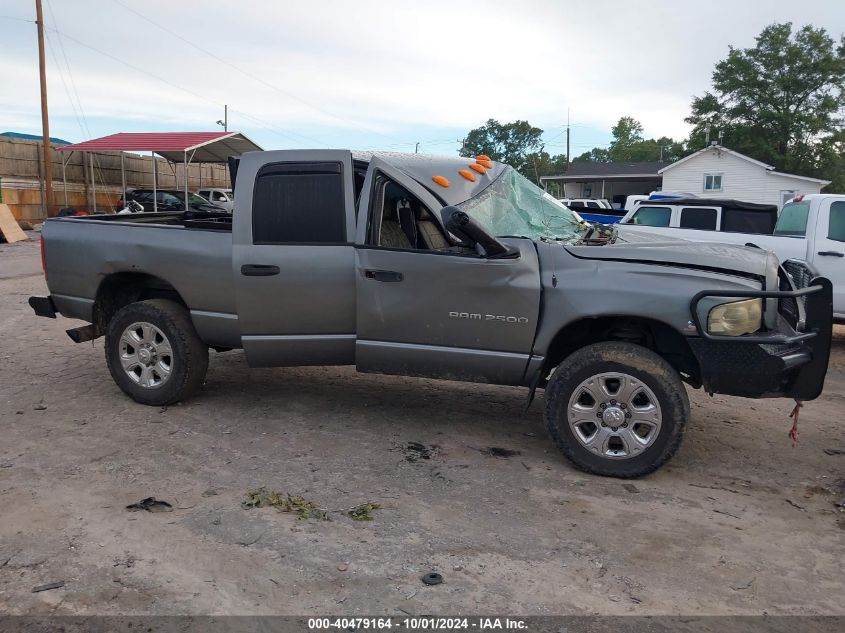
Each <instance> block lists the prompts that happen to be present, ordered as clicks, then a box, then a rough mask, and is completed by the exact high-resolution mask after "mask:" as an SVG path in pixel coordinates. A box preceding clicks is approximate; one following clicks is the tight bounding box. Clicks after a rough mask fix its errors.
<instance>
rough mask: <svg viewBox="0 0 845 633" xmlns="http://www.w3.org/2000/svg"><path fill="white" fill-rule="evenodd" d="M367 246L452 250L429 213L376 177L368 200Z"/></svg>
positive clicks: (401, 189)
mask: <svg viewBox="0 0 845 633" xmlns="http://www.w3.org/2000/svg"><path fill="white" fill-rule="evenodd" d="M370 209H371V213H370V226H369V234H368V237H367V244H369V245H371V246H381V247H383V248H395V249H402V250H435V251H444V250H452V249H453V247H452V245H451V244H450V243H449V240H448V239H446V236H445V234H444V232H443V230H442V229H441V227H440V224H439V223H438V222H437V220H436V219H435V217H434V215H433V213H432V211H431V210H430V209H429V208H428V207H426V206H425V205H424V204H423V203H422V202H421V201H420V200H419V199H418V198H417V197H416V196H414V195H413V194H412V193H410V192H409V191H408V190H407V189H405V188H404V187H402V186H401V185H399V184H397V183H395V182H393V181H392V180H389V179H388V178H384V177H379V179H378V180H377V181H376V184H375V186H374V187H373V199H372V200H371V201H370Z"/></svg>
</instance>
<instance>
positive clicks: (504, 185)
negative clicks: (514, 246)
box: [458, 167, 590, 242]
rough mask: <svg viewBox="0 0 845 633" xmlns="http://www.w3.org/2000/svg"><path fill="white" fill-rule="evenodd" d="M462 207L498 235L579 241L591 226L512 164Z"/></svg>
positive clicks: (461, 207)
mask: <svg viewBox="0 0 845 633" xmlns="http://www.w3.org/2000/svg"><path fill="white" fill-rule="evenodd" d="M458 208H460V209H461V210H462V211H465V212H466V213H467V214H469V215H470V217H472V218H473V219H475V220H476V221H477V222H479V223H480V224H481V225H482V226H484V228H485V229H486V230H487V232H488V233H490V234H491V235H494V236H495V237H527V238H530V239H534V240H540V239H553V240H563V241H566V242H576V241H578V240H579V239H581V237H582V236H583V234H584V232H585V231H586V230H587V229H589V227H590V225H589V224H587V223H586V222H584V220H582V219H581V217H580V216H579V215H577V214H576V213H574V212H573V211H571V210H570V209H569V208H568V207H566V206H565V205H563V204H562V203H560V202H558V201H557V200H555V199H554V198H553V197H551V196H550V195H549V194H548V193H546V192H545V191H543V190H542V189H540V188H539V187H537V186H536V185H535V184H534V183H532V182H531V181H530V180H528V179H527V178H525V177H524V176H522V175H521V174H519V173H518V172H517V171H516V170H515V169H513V168H511V167H506V168H505V170H504V172H503V173H502V175H501V176H499V178H497V179H496V180H495V181H493V182H492V183H491V184H490V186H489V187H487V188H486V189H485V190H484V191H482V192H481V193H480V194H478V195H477V196H475V197H473V198H470V199H469V200H466V201H465V202H462V203H461V204H459V205H458Z"/></svg>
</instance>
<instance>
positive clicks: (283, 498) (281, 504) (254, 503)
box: [241, 487, 381, 521]
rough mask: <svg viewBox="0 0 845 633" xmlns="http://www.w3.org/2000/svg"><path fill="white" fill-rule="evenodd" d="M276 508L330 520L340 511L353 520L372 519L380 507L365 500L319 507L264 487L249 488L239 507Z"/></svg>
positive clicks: (308, 516) (281, 510) (305, 500)
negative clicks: (344, 504)
mask: <svg viewBox="0 0 845 633" xmlns="http://www.w3.org/2000/svg"><path fill="white" fill-rule="evenodd" d="M268 506H269V507H273V508H276V510H278V511H279V512H293V513H294V514H296V516H297V518H298V519H299V520H302V521H305V520H307V519H319V520H321V521H331V516H330V514H332V513H337V512H342V513H345V514H346V515H347V516H349V517H350V518H351V519H353V520H354V521H372V520H373V516H372V513H373V511H375V510H378V509H379V508H381V505H379V504H378V503H373V502H372V501H367V502H366V503H359V504H357V505H354V506H350V507H348V508H337V509H332V508H320V507H318V506H317V505H316V504H315V503H314V502H313V501H308V500H307V499H305V497H302V496H300V495H290V494H287V493H283V492H275V491H272V490H268V489H267V488H265V487H261V488H258V489H257V490H250V491H249V492H247V493H246V497H245V498H244V500H243V501H241V507H243V508H245V509H250V508H264V507H268Z"/></svg>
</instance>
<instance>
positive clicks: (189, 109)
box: [0, 0, 845, 148]
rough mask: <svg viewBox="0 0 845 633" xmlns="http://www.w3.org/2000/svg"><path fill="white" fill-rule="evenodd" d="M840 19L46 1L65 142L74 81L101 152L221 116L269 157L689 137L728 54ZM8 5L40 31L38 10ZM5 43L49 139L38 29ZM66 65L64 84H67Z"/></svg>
mask: <svg viewBox="0 0 845 633" xmlns="http://www.w3.org/2000/svg"><path fill="white" fill-rule="evenodd" d="M835 4H837V3H829V2H828V3H825V2H804V3H802V4H801V6H800V7H796V6H795V3H794V2H792V1H787V0H772V1H771V2H765V3H764V2H759V3H757V2H748V3H736V2H725V1H724V0H715V1H713V2H710V3H708V4H707V6H706V7H703V6H697V7H694V6H693V5H689V4H686V3H676V2H668V1H658V0H643V1H642V2H638V3H621V2H609V1H606V0H594V1H593V2H590V3H575V2H567V3H562V2H554V1H547V2H541V1H540V0H523V1H522V2H519V3H514V2H512V1H510V0H508V1H500V0H484V1H483V2H482V1H479V2H475V3H455V2H454V1H450V2H444V1H441V0H427V1H426V2H415V3H412V2H394V3H385V2H381V1H376V0H356V2H346V1H339V0H322V1H321V2H304V1H299V2H294V1H285V2H269V1H267V2H257V1H253V2H239V3H233V2H231V1H222V0H205V1H204V2H201V3H200V2H178V3H175V2H172V1H168V2H165V1H163V0H148V1H146V2H143V3H139V2H131V0H119V1H117V0H99V1H95V0H78V1H76V2H73V3H65V2H59V1H58V0H48V1H47V2H46V4H45V11H46V15H45V21H46V23H47V26H48V28H53V29H58V30H59V31H60V32H61V33H64V34H66V37H65V38H63V39H61V40H60V39H59V36H58V34H56V33H55V32H51V31H48V35H49V38H48V45H49V49H50V54H49V55H48V61H49V69H48V75H49V81H50V103H51V114H52V116H53V117H54V118H55V120H56V121H57V122H60V123H61V125H63V126H65V125H68V124H70V126H71V127H70V129H69V130H66V129H56V130H54V132H55V133H56V134H65V135H66V136H69V137H72V138H74V139H77V138H80V135H82V136H84V134H82V132H81V130H80V124H79V123H76V118H77V114H78V113H75V112H74V108H73V106H72V100H71V99H70V98H68V96H67V95H66V93H65V88H64V87H63V84H62V81H61V78H62V76H63V77H64V80H65V83H66V84H67V85H68V90H69V91H70V92H71V93H72V94H73V88H74V85H75V89H76V91H77V92H78V94H79V100H80V102H81V103H82V106H83V109H84V113H85V117H86V119H87V120H88V124H89V127H90V128H91V131H92V133H93V134H97V135H99V134H106V133H110V132H113V131H116V130H115V129H114V126H118V129H124V128H122V127H119V126H120V122H122V121H125V122H126V125H125V126H124V127H127V126H128V127H135V126H138V127H140V128H141V129H149V130H155V129H173V128H174V127H177V128H178V127H179V126H181V127H183V128H185V129H214V128H215V123H214V122H215V121H216V120H217V119H219V118H221V117H222V109H223V104H224V103H225V104H228V105H229V106H230V108H231V118H232V120H233V124H234V125H236V126H237V127H238V128H239V129H244V131H247V132H249V133H250V134H251V135H253V136H254V137H256V138H257V139H262V138H263V139H267V140H265V141H264V144H266V145H268V146H279V145H280V144H281V145H284V144H289V145H291V146H307V145H315V146H329V145H332V146H338V145H352V144H353V143H354V144H357V145H359V146H360V145H361V144H369V145H373V146H379V145H381V146H389V145H397V144H404V145H408V144H412V143H413V141H414V139H424V138H426V136H423V135H428V136H427V138H435V139H440V138H443V139H448V138H449V137H452V136H454V135H456V134H457V135H462V134H463V133H464V132H465V131H466V130H468V129H469V128H471V127H474V126H477V125H479V124H481V123H483V122H484V121H485V120H486V119H488V118H498V119H500V120H503V121H507V120H514V119H517V118H519V119H527V120H528V121H530V122H531V123H532V124H534V125H538V126H540V127H543V128H544V129H547V130H550V131H551V130H552V129H553V128H554V129H556V130H558V131H556V132H554V133H558V132H559V129H560V126H561V125H562V124H563V123H564V122H565V121H566V114H567V109H569V110H570V112H571V117H572V120H573V122H575V123H576V124H578V125H579V126H581V130H582V135H581V139H580V140H581V141H582V142H583V141H589V139H591V138H598V137H601V136H602V135H604V136H606V132H604V131H606V130H609V128H610V127H611V126H612V124H613V123H614V122H615V121H616V120H617V119H618V118H619V117H620V116H623V115H631V116H634V117H635V118H637V119H639V120H640V121H642V122H643V124H644V126H645V130H646V134H647V135H653V136H660V135H664V134H665V135H669V136H674V137H683V136H684V135H685V134H686V132H687V130H688V127H687V126H686V124H684V122H683V118H684V117H685V116H686V114H687V113H688V110H689V102H690V99H691V96H692V95H694V94H698V93H701V92H702V91H703V90H705V89H706V88H707V87H708V85H709V79H710V73H711V72H712V68H713V65H714V64H715V62H716V61H718V60H719V59H720V58H722V57H724V56H725V54H726V53H727V50H728V45H729V44H735V45H739V46H748V45H751V44H752V43H753V38H754V35H756V33H758V32H759V31H760V29H762V27H763V26H765V25H766V24H767V23H770V22H772V21H774V20H779V21H783V20H794V21H795V22H796V23H799V24H802V23H805V22H810V21H812V22H815V23H816V24H822V25H825V26H827V27H828V28H829V29H830V30H831V32H832V33H834V34H838V33H840V32H842V31H843V30H845V13H842V12H841V11H838V12H837V11H836V10H835V7H832V6H831V5H835ZM4 5H8V6H4V13H6V14H7V15H12V16H20V17H25V18H29V19H31V17H32V16H31V15H30V14H31V12H32V9H31V5H30V3H29V1H28V0H10V1H8V2H7V3H4ZM122 5H126V6H127V7H129V8H130V9H132V10H134V11H135V12H137V13H138V14H141V15H143V16H145V17H146V18H148V19H149V20H152V21H153V22H156V23H158V24H160V25H162V26H164V27H165V28H166V29H167V31H170V32H167V31H165V30H162V29H160V28H158V27H156V26H155V25H154V24H151V23H150V22H149V21H147V20H145V19H144V18H142V17H139V16H138V15H137V14H136V13H133V12H132V11H131V10H127V8H125V7H124V6H122ZM0 29H2V33H0V35H2V37H3V41H4V50H3V52H2V53H0V55H2V57H0V63H2V67H3V68H4V89H3V91H2V92H0V107H2V108H3V110H4V113H6V114H7V121H8V123H7V125H13V124H14V125H15V126H20V127H27V121H29V122H30V124H29V127H30V128H31V127H32V126H38V125H39V123H38V121H39V114H38V86H37V74H36V67H35V60H36V59H37V57H36V53H35V37H34V27H33V25H31V24H26V23H21V22H13V21H3V20H0ZM188 42H193V43H195V44H196V45H198V46H199V47H201V48H203V49H206V50H207V51H210V52H211V53H212V54H211V55H208V54H206V53H204V52H202V51H200V50H198V49H197V48H196V46H193V45H191V44H190V43H188ZM60 45H61V46H60ZM91 47H93V48H95V49H98V50H99V51H101V52H96V51H94V50H92V49H91ZM65 55H66V59H67V62H68V64H69V66H70V69H71V74H68V73H67V69H66V68H64V70H63V71H62V74H60V72H59V67H64V66H65ZM115 58H116V59H115ZM117 60H119V61H117ZM233 66H234V67H238V68H241V69H243V71H244V72H239V71H238V70H236V69H235V68H233ZM138 69H141V70H142V71H143V72H139V70H138ZM71 77H72V80H73V82H72V84H71ZM256 77H257V78H258V80H256V79H255V78H256ZM11 86H14V90H12V89H11V88H10V87H11ZM107 126H111V127H107ZM442 142H444V143H451V141H442ZM451 147H452V148H453V147H454V145H451Z"/></svg>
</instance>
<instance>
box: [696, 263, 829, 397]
mask: <svg viewBox="0 0 845 633" xmlns="http://www.w3.org/2000/svg"><path fill="white" fill-rule="evenodd" d="M711 296H718V297H743V298H747V297H760V298H763V299H777V300H779V301H780V300H793V301H799V300H802V301H803V302H804V303H803V305H804V315H803V316H804V318H803V320H802V323H800V324H798V325H797V329H793V328H792V327H791V326H790V325H789V323H788V322H787V321H786V320H785V319H779V323H780V325H779V328H780V331H777V332H767V333H764V334H761V335H752V336H736V337H731V336H713V335H712V334H709V333H708V332H707V331H706V328H705V327H704V326H703V325H702V324H701V322H700V320H699V317H698V310H697V307H698V302H699V301H701V299H703V298H704V297H711ZM690 310H691V313H692V320H693V323H694V324H695V326H696V328H697V330H698V335H699V336H698V337H690V338H689V339H687V340H688V341H689V344H690V347H691V348H692V351H693V353H694V354H695V356H696V358H697V359H698V363H699V366H700V368H701V380H702V383H703V386H704V389H705V391H707V392H709V393H723V394H727V395H732V396H744V397H747V398H767V397H769V398H771V397H789V398H795V399H797V400H812V399H814V398H817V397H818V396H819V394H821V392H822V387H823V386H824V378H825V375H826V374H827V364H828V360H829V357H830V343H831V338H832V333H833V286H832V284H831V283H830V281H829V280H827V279H825V278H823V277H816V278H814V279H813V280H812V281H811V282H810V283H809V285H808V286H807V287H805V288H801V289H798V290H784V291H751V292H749V291H732V292H725V291H724V290H722V291H714V292H709V291H707V292H700V293H698V294H697V295H696V296H695V297H693V300H692V302H691V303H690Z"/></svg>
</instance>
